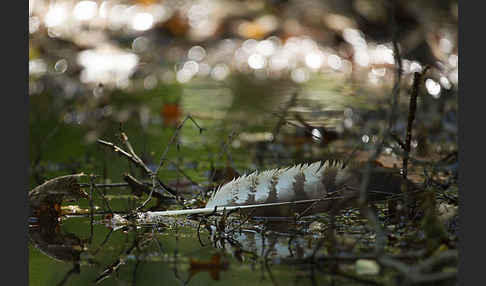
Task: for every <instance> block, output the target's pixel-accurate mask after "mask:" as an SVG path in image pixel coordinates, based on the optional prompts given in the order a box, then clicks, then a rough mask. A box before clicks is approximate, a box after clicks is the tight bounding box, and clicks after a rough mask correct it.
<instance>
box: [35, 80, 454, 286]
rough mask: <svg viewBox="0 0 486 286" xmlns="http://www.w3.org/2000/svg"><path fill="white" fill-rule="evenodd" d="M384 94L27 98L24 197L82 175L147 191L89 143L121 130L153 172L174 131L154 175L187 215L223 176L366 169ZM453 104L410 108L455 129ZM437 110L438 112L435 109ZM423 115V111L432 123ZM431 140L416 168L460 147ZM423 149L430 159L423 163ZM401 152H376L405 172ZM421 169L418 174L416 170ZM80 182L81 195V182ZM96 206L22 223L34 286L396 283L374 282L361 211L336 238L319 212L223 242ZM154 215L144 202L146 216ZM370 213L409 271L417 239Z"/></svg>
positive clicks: (401, 122)
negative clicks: (307, 165)
mask: <svg viewBox="0 0 486 286" xmlns="http://www.w3.org/2000/svg"><path fill="white" fill-rule="evenodd" d="M389 92H390V87H388V86H384V87H381V88H379V89H378V88H373V87H363V86H356V85H355V84H353V82H352V81H350V80H349V79H345V78H340V77H338V76H336V75H327V76H326V75H323V76H320V77H318V78H314V79H312V80H310V81H309V82H308V83H306V84H305V85H302V86H297V85H294V84H289V83H288V82H281V81H270V80H265V81H258V80H255V79H250V78H246V77H235V78H234V79H233V80H230V81H228V84H226V85H221V84H220V83H214V82H194V83H191V84H188V85H186V86H185V87H184V88H181V87H179V86H162V87H158V88H155V89H153V90H151V91H146V92H143V93H140V94H135V95H134V94H129V93H126V92H114V93H107V94H105V95H103V97H101V98H98V99H96V100H93V102H91V103H86V102H80V101H79V100H78V101H76V100H75V101H74V102H69V103H64V102H59V101H58V100H57V99H56V97H55V96H54V95H52V94H43V95H38V96H37V97H36V98H32V101H33V105H32V106H34V108H33V110H31V140H32V143H31V158H34V159H35V160H33V165H32V166H33V171H32V172H31V174H32V176H31V186H32V187H35V186H36V185H38V184H40V183H42V182H43V181H44V180H46V179H49V178H53V177H55V176H61V175H67V174H74V173H78V172H85V173H88V174H89V173H93V174H96V175H97V176H98V177H97V178H95V183H96V184H114V183H119V182H121V183H123V182H124V181H123V174H124V173H126V172H129V173H130V174H132V175H134V176H135V177H137V178H139V179H140V180H143V181H147V180H148V178H147V177H146V176H144V175H143V174H142V173H141V172H140V170H139V169H138V168H137V167H136V166H135V165H134V164H130V163H128V161H127V160H126V159H125V158H122V157H120V156H117V154H114V152H112V150H110V149H109V148H105V146H101V145H100V144H98V143H96V140H97V139H103V140H107V141H110V142H113V143H114V144H116V145H118V146H120V147H123V148H125V145H124V144H123V141H122V140H120V137H119V136H118V134H119V132H120V130H119V128H120V124H119V122H122V123H123V124H122V126H121V128H122V129H123V132H125V134H127V136H128V138H129V141H130V143H131V144H132V146H133V148H134V150H135V152H136V153H137V154H138V155H140V157H141V158H142V160H143V161H144V162H145V163H146V164H147V166H148V167H149V168H151V169H156V168H157V167H158V165H159V161H160V158H161V157H162V156H163V155H164V152H165V150H166V147H167V146H168V145H169V142H170V140H171V138H172V136H173V135H174V134H175V133H176V132H179V134H178V135H179V136H178V137H177V139H176V140H175V141H174V142H173V143H172V145H170V146H169V149H168V153H167V154H166V157H165V159H166V160H165V161H164V164H163V167H162V168H161V170H160V172H159V178H160V180H162V181H163V182H164V183H166V184H168V185H170V186H171V187H172V188H174V189H176V190H178V191H179V192H181V193H182V194H183V197H184V199H185V200H186V203H187V206H189V207H201V206H203V205H204V201H205V200H206V199H207V197H208V194H209V193H208V192H210V191H211V190H212V189H214V187H215V186H217V184H219V183H221V182H224V181H227V180H228V179H231V178H232V175H234V174H228V173H224V172H222V175H219V176H218V175H217V174H218V171H220V172H221V170H233V171H236V172H237V173H239V174H244V173H247V172H249V171H252V170H263V169H268V168H274V167H281V166H288V165H292V164H295V163H302V162H314V161H319V160H323V159H334V158H341V159H346V158H347V157H348V156H352V157H353V158H357V157H361V158H362V159H363V158H364V159H365V160H366V158H367V157H368V156H369V154H370V150H372V148H373V147H374V145H373V144H374V143H376V142H377V140H378V139H379V137H380V136H381V133H380V132H381V130H382V129H383V128H384V126H385V125H386V118H387V117H386V115H387V111H386V110H388V109H389V105H388V98H389ZM450 99H451V97H449V98H447V97H445V96H444V98H443V99H440V100H435V99H433V98H431V97H429V98H425V99H423V100H422V101H421V102H419V104H420V106H419V111H418V115H417V118H418V120H417V121H418V123H417V129H418V130H421V129H427V128H428V126H430V124H429V125H427V124H428V123H430V122H437V124H439V125H442V124H449V125H451V124H452V125H454V124H455V122H454V121H453V120H452V123H451V122H445V121H444V120H447V118H449V117H444V116H443V113H446V114H450V116H454V115H455V113H454V112H455V106H456V102H455V99H452V100H450ZM56 104H57V105H56ZM407 105H408V97H405V96H403V97H401V100H400V104H399V115H400V116H399V118H398V120H397V124H396V125H397V126H398V127H397V128H396V131H397V133H399V134H403V131H404V130H405V127H406V114H407V108H408V106H407ZM425 105H426V106H425ZM438 105H440V106H442V107H441V109H440V110H441V112H442V113H439V111H434V110H435V109H434V108H435V106H438ZM68 106H69V110H70V111H68V112H67V111H66V108H67V107H68ZM423 106H425V107H423ZM444 106H445V107H444ZM45 108H50V109H55V110H54V112H53V113H52V114H53V115H47V114H46V113H45V110H44V109H45ZM420 108H427V110H428V111H429V112H428V114H427V116H426V115H424V114H423V113H421V112H420V111H421V109H420ZM437 110H438V109H437ZM444 110H445V111H444ZM186 115H191V116H192V119H194V121H195V122H196V123H197V124H198V125H199V126H197V125H195V124H194V123H193V122H191V120H187V121H186V122H185V124H184V126H182V127H181V128H180V129H176V126H177V125H178V124H179V123H180V122H182V120H183V119H184V118H185V116H186ZM60 118H61V119H62V120H60ZM80 118H81V119H80ZM444 118H445V119H444ZM200 127H202V128H204V130H203V131H202V132H200V131H201V130H200ZM439 129H440V130H439V131H438V132H436V133H430V134H428V137H427V140H426V141H423V142H422V141H420V140H418V142H417V144H415V145H414V147H415V149H414V152H415V153H416V154H417V156H416V157H417V158H419V159H420V160H421V162H422V163H423V162H424V161H426V160H427V159H434V158H438V157H440V156H442V155H441V154H443V153H446V154H447V153H448V152H452V151H454V150H455V148H457V146H456V139H455V133H454V131H447V130H444V129H443V128H440V127H439ZM177 130H179V131H177ZM419 144H426V145H427V148H428V149H429V150H432V151H429V152H428V153H427V152H425V151H424V153H423V154H419V149H420V148H419V147H418V146H417V145H419ZM419 146H420V147H423V146H422V145H419ZM396 148H398V145H396V144H395V145H394V144H389V145H388V146H387V148H385V150H384V152H383V155H382V156H381V157H380V160H381V162H382V164H384V165H386V166H387V167H393V166H401V165H400V164H401V157H400V156H399V153H398V152H395V150H396ZM441 152H442V153H441ZM415 153H414V154H415ZM420 160H419V161H420ZM412 165H413V164H412ZM416 166H417V168H418V169H420V167H423V164H422V165H421V164H420V162H419V163H417V164H416ZM225 168H227V169H225ZM452 168H453V166H452ZM211 170H213V172H211ZM420 170H421V169H420ZM417 173H418V171H414V172H412V171H411V173H410V175H411V176H413V175H416V176H418V175H417ZM83 183H84V184H85V190H86V191H90V188H89V180H84V181H83ZM93 196H94V197H93V208H92V210H93V213H94V215H93V216H91V215H90V211H91V205H90V202H89V201H88V200H86V199H81V200H79V202H78V203H79V204H73V203H68V202H66V203H63V206H62V211H63V213H64V214H66V215H65V216H63V217H62V219H61V220H60V222H59V223H52V224H47V225H42V227H39V226H38V225H37V226H35V225H36V223H35V222H34V223H33V224H32V225H31V226H30V230H29V236H30V238H31V244H30V246H29V253H30V254H29V266H30V267H29V277H30V285H92V284H95V283H99V284H100V285H160V284H163V285H218V284H221V285H229V284H233V285H247V284H248V283H251V284H258V285H297V284H298V285H326V284H333V285H334V284H335V285H361V284H363V285H364V284H380V285H381V284H389V283H393V282H394V281H395V280H394V279H395V275H394V273H393V272H390V271H389V270H388V269H387V270H383V269H382V270H381V271H380V266H379V265H378V264H376V262H374V260H373V257H374V252H373V251H374V245H375V242H376V233H375V231H374V230H373V229H372V228H371V227H370V225H369V224H367V222H366V220H365V219H364V218H362V217H361V216H360V215H359V211H358V210H356V209H347V210H342V211H341V212H340V213H339V214H338V215H337V216H336V217H335V218H333V225H334V228H335V229H334V230H333V233H334V234H336V236H334V235H332V236H330V235H329V234H330V232H328V231H329V225H330V220H331V218H330V217H329V216H327V215H325V214H323V215H320V216H314V217H303V218H299V219H298V220H295V219H294V220H292V219H286V220H282V221H278V222H275V221H273V222H268V221H266V220H265V219H256V220H255V219H245V218H244V217H239V216H238V215H235V216H234V217H233V218H232V219H229V220H228V221H227V222H226V223H225V225H224V229H225V230H226V231H225V232H221V231H220V230H217V229H216V228H215V226H217V225H218V223H219V222H220V221H221V219H222V218H221V217H215V218H209V219H208V221H207V222H206V223H201V224H200V223H199V222H200V221H201V219H194V218H193V219H190V218H187V217H184V216H183V217H178V218H168V219H167V221H164V222H163V223H162V224H157V225H130V224H128V225H124V226H121V227H120V226H117V225H114V224H113V220H112V215H111V212H112V211H113V212H115V213H119V214H126V213H128V212H129V211H130V210H133V209H134V208H135V207H137V206H139V205H140V204H141V203H142V202H143V201H144V200H145V199H146V198H147V196H146V195H143V196H142V197H141V198H137V197H136V196H135V195H133V193H132V191H131V190H130V188H128V187H126V186H125V187H106V188H105V187H99V188H96V192H94V193H93ZM107 203H108V204H109V208H108V207H107ZM155 205H156V202H155V199H153V200H152V201H151V202H150V203H149V204H148V205H147V206H146V207H145V209H148V208H150V207H155ZM165 207H167V206H165ZM168 207H169V208H171V209H177V208H179V207H180V206H178V205H169V206H168ZM377 207H378V208H377V210H378V212H377V214H378V217H379V218H380V220H381V226H382V227H383V229H384V230H385V233H384V235H385V237H386V241H387V243H388V244H387V247H386V250H387V251H389V252H390V253H391V252H393V254H400V253H402V252H407V253H408V254H409V252H410V251H412V252H413V253H412V254H410V257H405V258H404V259H405V260H407V259H408V260H411V261H415V260H417V259H418V258H419V257H421V254H420V251H419V252H418V253H417V252H416V251H417V249H418V250H420V248H421V245H422V244H423V243H424V240H423V239H416V240H413V239H412V238H411V239H410V240H411V241H410V240H408V241H407V240H406V239H403V237H402V236H405V235H406V234H404V232H405V230H403V229H402V230H400V231H396V230H395V229H396V228H397V225H395V223H393V222H391V221H389V220H388V219H387V217H386V212H387V207H388V205H387V204H381V205H379V206H377ZM228 229H230V230H231V231H228ZM330 237H332V239H330ZM414 248H415V249H414ZM404 250H406V251H404ZM414 251H415V252H414ZM408 254H407V255H408ZM326 257H327V259H328V260H326ZM311 258H312V259H311ZM333 259H334V260H333Z"/></svg>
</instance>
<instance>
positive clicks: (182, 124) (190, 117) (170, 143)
mask: <svg viewBox="0 0 486 286" xmlns="http://www.w3.org/2000/svg"><path fill="white" fill-rule="evenodd" d="M188 119H190V120H191V121H192V122H193V123H194V125H196V127H197V128H199V133H202V132H203V131H204V130H205V129H204V128H202V127H200V126H199V124H197V122H196V121H195V120H194V119H193V118H192V116H191V115H187V116H186V118H184V120H182V122H181V123H180V124H179V126H177V127H176V130H175V132H174V134H173V135H172V137H171V138H170V141H169V143H168V144H167V146H166V147H165V150H164V153H163V154H162V156H161V157H160V163H159V166H158V167H157V170H156V171H155V174H158V173H159V170H160V168H162V166H163V165H164V162H165V157H166V156H167V152H169V147H170V146H171V145H172V144H174V142H175V140H176V138H177V136H178V135H179V132H180V130H181V129H182V126H184V123H185V122H186V121H187V120H188Z"/></svg>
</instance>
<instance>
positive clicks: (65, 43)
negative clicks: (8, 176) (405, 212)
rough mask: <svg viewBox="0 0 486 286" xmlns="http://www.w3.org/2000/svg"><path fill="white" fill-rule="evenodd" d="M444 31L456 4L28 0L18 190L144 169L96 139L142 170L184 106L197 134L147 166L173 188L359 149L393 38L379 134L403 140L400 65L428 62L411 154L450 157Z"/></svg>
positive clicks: (188, 133) (406, 73)
mask: <svg viewBox="0 0 486 286" xmlns="http://www.w3.org/2000/svg"><path fill="white" fill-rule="evenodd" d="M457 33H458V1H456V0H428V1H419V0H409V1H405V0H396V1H385V0H347V1H337V0H328V1H324V0H268V1H257V0H235V1H224V0H211V1H210V0H159V1H157V0H130V1H128V0H127V1H122V0H120V1H118V0H108V1H101V0H98V1H76V0H58V1H55V0H51V1H48V0H29V101H30V106H29V108H30V110H29V125H30V134H29V140H30V142H29V146H30V150H29V152H30V153H29V154H30V168H29V175H30V178H29V179H30V186H31V187H34V186H36V185H39V184H41V183H43V182H44V181H45V180H46V179H49V178H53V177H55V176H61V175H67V174H74V173H78V172H85V173H94V174H96V175H98V176H99V180H100V182H101V181H102V182H104V183H110V182H120V181H121V180H122V175H123V173H124V172H126V171H127V170H128V171H130V172H131V173H132V174H136V175H137V176H143V174H142V173H140V172H138V170H136V167H134V166H133V165H131V164H129V163H128V162H127V160H125V159H123V158H120V157H119V156H117V155H116V154H114V153H113V152H111V151H110V150H108V149H106V148H105V147H103V146H100V145H99V144H98V143H96V140H97V139H103V140H107V141H110V142H113V143H115V144H117V145H119V146H123V141H122V140H121V138H120V136H119V134H120V131H121V130H122V131H124V132H125V133H126V134H127V135H128V137H129V140H130V142H131V143H132V146H133V147H134V149H135V151H136V152H137V154H138V155H139V156H140V157H141V158H142V159H143V160H144V162H146V163H147V165H148V166H149V167H150V168H154V169H155V168H156V167H157V166H158V164H159V160H160V158H161V155H162V154H163V152H164V150H165V148H166V147H167V146H168V144H169V141H170V138H171V137H172V135H173V134H174V132H175V131H176V128H177V126H179V124H181V122H182V121H183V120H184V119H185V118H186V116H188V115H190V116H191V118H192V119H193V120H194V121H195V122H196V123H197V124H198V125H199V126H200V127H202V128H204V130H203V132H200V131H201V130H200V128H199V127H198V126H196V125H195V124H193V122H191V120H187V121H186V122H185V124H184V125H183V126H182V127H181V129H180V134H179V135H180V136H179V137H178V139H177V140H176V142H175V143H174V144H173V146H170V148H169V153H168V155H167V158H168V163H167V164H166V166H164V168H163V169H162V170H161V172H160V178H161V180H163V181H164V182H168V183H170V184H172V186H175V187H176V188H177V187H180V188H183V187H184V186H185V185H184V184H185V183H187V178H190V179H191V180H192V183H194V182H197V183H200V184H203V185H204V184H209V183H211V182H212V181H215V180H216V179H215V178H217V177H218V174H220V173H218V172H220V171H221V170H230V174H231V176H233V175H236V174H242V173H245V172H246V171H249V170H255V169H262V168H270V167H275V166H282V165H288V164H293V163H298V162H310V161H316V160H321V159H325V158H335V157H339V158H343V157H346V156H348V155H350V154H351V153H352V151H353V150H358V151H362V152H363V154H367V153H366V152H367V151H369V150H370V149H371V148H373V144H372V143H376V142H377V140H378V138H379V135H380V132H381V130H382V129H383V128H384V127H385V126H386V118H387V117H386V116H387V114H388V112H389V110H390V105H389V103H390V93H391V90H392V88H393V85H394V84H395V83H396V80H397V78H396V66H397V62H396V61H397V58H396V57H395V56H394V46H393V41H395V43H396V44H397V45H398V47H399V51H400V58H399V60H400V64H401V67H402V72H403V73H402V76H401V80H400V85H399V87H400V93H399V101H398V115H397V118H396V124H395V125H394V127H393V132H394V133H396V134H398V135H399V136H401V138H404V134H405V129H406V125H407V114H408V104H409V100H410V92H411V89H412V82H413V73H414V72H421V71H423V70H424V68H425V67H430V69H429V70H428V72H427V73H426V75H425V78H424V84H423V85H422V86H421V90H420V96H419V99H418V109H417V115H416V117H417V119H416V122H415V125H414V138H413V141H412V154H413V156H414V157H415V158H419V159H424V160H432V159H435V158H440V157H444V156H448V155H449V154H451V153H453V152H457V117H458V114H457V99H458V42H457V41H458V35H457ZM399 149H400V147H399V145H398V144H397V143H396V142H395V143H394V142H388V145H387V146H386V148H385V149H384V155H386V156H387V158H388V159H390V160H389V162H386V161H385V164H388V165H389V166H393V165H395V166H400V165H396V164H398V163H400V162H401V161H400V159H401V157H400V156H401V155H400V152H397V150H399ZM357 154H360V153H359V152H358V153H357ZM397 162H398V163H397ZM222 176H223V178H227V179H228V178H231V176H230V175H228V174H226V175H222ZM184 180H186V181H184ZM193 185H194V184H193ZM126 193H129V191H128V190H127V191H126ZM112 203H113V205H112V207H113V208H114V209H115V210H116V209H118V210H126V209H130V208H132V207H133V206H134V202H133V201H128V202H127V200H126V199H124V200H119V201H116V200H113V202H112ZM81 206H83V205H81ZM84 206H87V203H85V205H84ZM73 229H74V228H73ZM31 258H33V260H31V265H34V264H35V265H41V263H40V262H41V261H44V262H45V263H47V262H46V261H47V260H45V258H42V255H41V254H40V253H38V252H36V251H34V250H31ZM49 263H50V262H49ZM36 267H39V266H36ZM33 269H34V270H31V271H34V272H31V275H34V274H33V273H37V272H35V271H36V270H35V269H40V268H35V267H34V268H33ZM66 269H67V268H66ZM40 272H41V271H39V272H38V273H37V274H35V275H37V276H35V277H37V278H38V279H41V280H42V279H44V280H45V281H52V280H55V281H59V280H60V278H61V276H62V275H61V274H55V273H53V272H52V271H51V272H49V274H41V273H40ZM56 275H57V276H56ZM59 275H61V276H59ZM93 275H94V274H93ZM93 275H92V276H93ZM53 277H54V278H53ZM93 277H94V276H93ZM49 279H51V280H49ZM44 280H42V281H44ZM80 283H81V282H80ZM44 285H47V284H44ZM80 285H82V284H80Z"/></svg>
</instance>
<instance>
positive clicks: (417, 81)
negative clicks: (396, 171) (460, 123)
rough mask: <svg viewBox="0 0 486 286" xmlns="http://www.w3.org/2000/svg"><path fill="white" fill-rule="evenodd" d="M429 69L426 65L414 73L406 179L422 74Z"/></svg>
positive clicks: (407, 137)
mask: <svg viewBox="0 0 486 286" xmlns="http://www.w3.org/2000/svg"><path fill="white" fill-rule="evenodd" d="M428 69H429V67H426V68H425V69H424V70H423V72H421V73H419V72H416V73H414V74H413V87H412V95H411V96H410V105H409V107H408V121H407V134H406V136H405V144H404V145H405V146H403V150H404V151H405V154H404V156H403V166H402V175H403V177H404V178H405V179H406V178H407V173H408V158H409V157H410V149H411V147H410V146H411V142H412V125H413V121H414V120H415V113H416V110H417V97H418V95H419V90H420V83H421V81H422V76H423V75H424V74H425V73H426V72H427V70H428Z"/></svg>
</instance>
